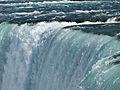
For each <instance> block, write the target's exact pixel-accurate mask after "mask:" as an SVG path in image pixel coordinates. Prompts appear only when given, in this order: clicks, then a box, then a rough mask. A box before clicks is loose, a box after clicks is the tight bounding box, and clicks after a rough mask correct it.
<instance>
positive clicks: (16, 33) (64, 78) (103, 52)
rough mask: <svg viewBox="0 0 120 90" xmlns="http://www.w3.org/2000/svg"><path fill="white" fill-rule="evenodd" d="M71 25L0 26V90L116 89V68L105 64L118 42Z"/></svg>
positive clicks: (116, 49)
mask: <svg viewBox="0 0 120 90" xmlns="http://www.w3.org/2000/svg"><path fill="white" fill-rule="evenodd" d="M72 25H77V23H68V22H41V23H38V24H22V25H17V24H8V23H1V24H0V89H1V90H119V88H120V87H118V86H119V75H120V73H119V64H118V65H114V64H106V63H107V62H109V61H110V60H112V59H113V58H112V56H113V55H115V54H116V53H119V51H120V46H119V45H120V42H119V40H118V39H116V37H111V36H109V35H103V34H100V35H99V34H94V33H88V32H84V31H82V30H81V29H79V30H73V28H71V27H69V26H72ZM64 27H67V28H64ZM86 29H87V28H86ZM103 32H104V31H103ZM114 74H115V75H114ZM108 75H109V76H108Z"/></svg>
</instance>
